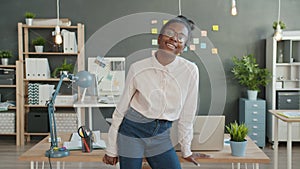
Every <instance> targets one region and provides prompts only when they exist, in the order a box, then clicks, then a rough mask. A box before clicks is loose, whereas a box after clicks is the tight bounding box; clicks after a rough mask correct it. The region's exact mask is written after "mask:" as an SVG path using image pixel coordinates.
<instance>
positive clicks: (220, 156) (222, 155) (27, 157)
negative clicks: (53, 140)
mask: <svg viewBox="0 0 300 169" xmlns="http://www.w3.org/2000/svg"><path fill="white" fill-rule="evenodd" d="M58 136H59V137H61V139H62V141H63V142H64V141H69V139H70V134H67V133H65V134H58ZM225 137H227V138H228V135H225ZM106 138H107V134H106V133H102V134H101V139H103V140H106ZM247 140H248V144H247V150H246V155H245V156H244V157H235V156H232V155H231V150H230V146H229V145H224V148H223V150H221V151H201V153H205V154H209V155H211V158H205V159H198V160H197V161H198V162H204V163H269V162H270V158H269V157H268V156H267V155H266V154H265V153H264V152H263V151H262V150H261V149H260V148H259V147H257V145H256V144H255V143H254V142H253V141H252V140H251V139H250V138H248V139H247ZM61 144H62V143H61ZM60 146H61V145H60ZM49 147H50V143H49V142H48V137H46V138H45V139H43V140H42V141H40V142H39V143H37V144H36V145H34V146H33V147H32V148H30V149H29V150H28V151H26V152H25V153H23V154H22V155H21V156H20V157H19V160H21V161H47V160H48V157H45V151H46V150H48V149H49ZM104 154H105V150H103V149H94V150H93V151H92V152H91V153H82V152H81V150H75V151H73V150H72V151H70V156H68V157H63V158H51V161H65V162H102V157H103V156H104ZM177 154H178V156H179V157H181V152H177ZM180 161H181V162H187V161H186V160H184V159H183V158H180Z"/></svg>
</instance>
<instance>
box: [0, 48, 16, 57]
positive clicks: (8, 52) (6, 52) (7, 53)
mask: <svg viewBox="0 0 300 169" xmlns="http://www.w3.org/2000/svg"><path fill="white" fill-rule="evenodd" d="M12 56H13V54H12V51H11V50H1V51H0V58H11V57H12Z"/></svg>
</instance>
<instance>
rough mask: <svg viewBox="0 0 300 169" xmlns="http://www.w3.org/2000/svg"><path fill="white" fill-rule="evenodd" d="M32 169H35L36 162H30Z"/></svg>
mask: <svg viewBox="0 0 300 169" xmlns="http://www.w3.org/2000/svg"><path fill="white" fill-rule="evenodd" d="M30 169H34V161H30Z"/></svg>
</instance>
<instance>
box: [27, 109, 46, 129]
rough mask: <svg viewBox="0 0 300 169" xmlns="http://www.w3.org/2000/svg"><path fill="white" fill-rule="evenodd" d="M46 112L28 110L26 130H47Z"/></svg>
mask: <svg viewBox="0 0 300 169" xmlns="http://www.w3.org/2000/svg"><path fill="white" fill-rule="evenodd" d="M48 119H49V118H48V112H29V113H28V116H27V132H29V133H47V132H49V120H48Z"/></svg>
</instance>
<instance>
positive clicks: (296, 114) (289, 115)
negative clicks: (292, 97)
mask: <svg viewBox="0 0 300 169" xmlns="http://www.w3.org/2000/svg"><path fill="white" fill-rule="evenodd" d="M278 114H279V115H282V116H284V117H287V118H300V112H278Z"/></svg>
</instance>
